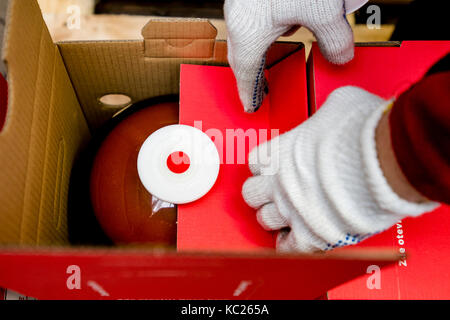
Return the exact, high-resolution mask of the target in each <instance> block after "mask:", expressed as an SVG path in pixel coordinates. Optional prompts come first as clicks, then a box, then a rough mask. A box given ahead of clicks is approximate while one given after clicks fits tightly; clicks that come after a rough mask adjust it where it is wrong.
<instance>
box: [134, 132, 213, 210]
mask: <svg viewBox="0 0 450 320" xmlns="http://www.w3.org/2000/svg"><path fill="white" fill-rule="evenodd" d="M176 155H182V156H178V157H177V156H176ZM174 157H175V159H173V158H174ZM137 169H138V174H139V178H140V179H141V182H142V184H143V185H144V187H145V188H146V189H147V190H148V192H150V193H151V194H152V195H153V196H155V197H157V198H158V199H161V200H163V201H166V202H170V203H174V204H183V203H189V202H193V201H196V200H198V199H200V198H201V197H203V196H204V195H205V194H207V193H208V192H209V190H211V188H212V187H213V186H214V183H215V182H216V180H217V176H218V175H219V169H220V157H219V153H218V151H217V148H216V146H215V144H214V143H213V142H212V141H211V139H210V138H209V137H208V135H206V134H205V133H203V132H202V131H201V130H199V129H197V128H194V127H190V126H186V125H171V126H167V127H163V128H161V129H159V130H157V131H155V132H154V133H153V134H151V135H150V136H149V137H148V138H147V140H145V142H144V143H143V145H142V147H141V149H140V151H139V155H138V160H137Z"/></svg>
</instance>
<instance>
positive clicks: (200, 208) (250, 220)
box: [177, 49, 308, 251]
mask: <svg viewBox="0 0 450 320" xmlns="http://www.w3.org/2000/svg"><path fill="white" fill-rule="evenodd" d="M266 75H267V78H268V82H269V94H268V96H267V98H266V99H265V100H264V102H263V105H262V106H261V108H260V109H259V110H258V111H257V112H255V113H253V114H248V113H245V112H244V111H243V110H244V108H243V106H242V103H241V101H240V99H239V94H238V91H237V87H236V80H235V77H234V75H233V72H232V70H231V69H230V68H226V67H212V66H197V65H182V67H181V79H180V124H185V125H190V126H195V127H197V128H198V129H201V130H203V131H204V132H205V133H206V134H208V135H209V136H210V137H211V138H212V139H213V140H214V143H215V144H216V147H217V149H218V151H219V155H220V158H221V166H220V173H219V177H218V179H217V181H216V183H215V185H214V187H213V188H212V189H211V191H210V192H209V193H208V194H207V195H205V196H204V197H203V198H201V199H199V200H198V201H195V202H192V203H189V204H184V205H179V206H178V224H177V226H178V241H177V248H178V250H179V251H186V250H212V251H214V250H215V251H258V250H262V249H266V248H274V245H275V242H274V240H275V236H276V235H275V234H273V233H269V232H267V231H265V230H264V229H263V228H262V227H261V226H260V225H259V223H258V222H257V220H256V212H255V210H253V209H252V208H250V207H249V206H248V205H247V204H246V203H245V202H244V199H243V198H242V195H241V188H242V185H243V183H244V181H245V180H246V179H247V178H248V177H250V176H251V173H250V171H249V169H248V166H247V155H248V152H249V151H250V150H251V149H253V147H255V145H256V144H260V143H263V142H264V141H266V140H267V139H270V137H273V136H274V135H276V134H278V133H284V132H286V131H288V130H290V129H292V128H294V127H295V126H297V125H298V124H300V123H301V122H302V121H304V120H306V119H307V117H308V112H307V111H308V107H307V105H308V101H307V87H306V65H305V50H304V49H301V50H298V51H296V52H295V53H293V54H292V55H290V56H289V57H287V58H285V59H283V60H282V61H281V62H279V63H277V64H276V65H274V66H273V67H272V68H270V69H269V70H268V71H267V74H266ZM212 217H213V218H212Z"/></svg>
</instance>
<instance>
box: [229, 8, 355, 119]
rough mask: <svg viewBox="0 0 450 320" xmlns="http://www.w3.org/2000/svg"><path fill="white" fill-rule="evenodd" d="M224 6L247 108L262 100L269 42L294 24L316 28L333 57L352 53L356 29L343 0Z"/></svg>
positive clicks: (335, 60)
mask: <svg viewBox="0 0 450 320" xmlns="http://www.w3.org/2000/svg"><path fill="white" fill-rule="evenodd" d="M224 12H225V21H226V25H227V30H228V60H229V63H230V66H231V68H232V69H233V71H234V74H235V76H236V80H237V85H238V89H239V95H240V98H241V101H242V103H243V105H244V109H245V111H246V112H254V111H256V110H257V109H258V108H259V106H260V105H261V103H262V100H263V95H264V89H265V78H264V66H265V57H266V52H267V50H268V48H269V47H270V45H271V44H272V43H273V42H275V41H276V39H277V38H278V37H280V36H281V35H283V34H285V33H286V32H288V31H289V30H290V29H291V28H292V27H293V26H298V25H301V26H304V27H306V28H308V29H309V30H311V31H312V32H313V33H314V35H315V36H316V38H317V40H318V43H319V47H320V49H321V51H322V53H323V54H324V56H325V57H326V58H327V59H328V60H329V61H331V62H332V63H335V64H344V63H346V62H348V61H350V60H351V59H352V58H353V55H354V44H353V32H352V29H351V27H350V25H349V23H348V21H347V19H346V16H345V13H346V12H345V4H344V0H226V1H225V6H224Z"/></svg>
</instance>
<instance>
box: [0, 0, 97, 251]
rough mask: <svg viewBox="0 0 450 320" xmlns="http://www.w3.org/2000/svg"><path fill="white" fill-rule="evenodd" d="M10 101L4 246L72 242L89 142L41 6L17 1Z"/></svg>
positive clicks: (0, 153)
mask: <svg viewBox="0 0 450 320" xmlns="http://www.w3.org/2000/svg"><path fill="white" fill-rule="evenodd" d="M2 57H3V58H4V59H5V61H6V62H7V67H8V83H9V103H8V110H7V118H6V123H5V126H4V128H3V130H2V132H1V133H0V167H1V168H2V170H0V184H1V185H2V186H3V189H2V192H1V193H0V203H1V204H2V210H1V211H0V244H63V243H67V218H66V217H67V215H66V209H67V208H66V206H67V205H66V202H67V192H68V190H67V189H68V182H69V176H70V170H71V167H72V163H73V159H74V157H75V154H76V150H77V148H78V146H80V145H81V144H82V142H83V141H85V140H86V139H87V138H88V137H89V132H88V129H87V125H86V122H85V119H84V116H83V114H82V112H81V109H80V106H79V103H78V100H77V98H76V96H75V94H74V90H73V87H72V85H71V83H70V80H69V78H68V76H67V72H66V70H65V68H64V64H63V62H62V59H61V56H60V53H59V50H58V48H57V47H56V46H55V45H54V43H53V42H52V40H51V37H50V34H49V32H48V30H47V27H46V25H45V23H44V20H43V18H42V15H41V12H40V9H39V6H38V4H37V2H36V1H19V0H15V1H11V2H10V6H9V12H8V17H7V28H6V34H5V47H4V50H3V56H2Z"/></svg>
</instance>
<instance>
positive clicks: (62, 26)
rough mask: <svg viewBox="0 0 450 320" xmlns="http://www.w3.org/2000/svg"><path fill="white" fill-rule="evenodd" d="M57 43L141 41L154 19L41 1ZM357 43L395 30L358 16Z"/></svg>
mask: <svg viewBox="0 0 450 320" xmlns="http://www.w3.org/2000/svg"><path fill="white" fill-rule="evenodd" d="M38 1H39V4H40V6H41V9H42V11H43V14H44V18H45V21H46V22H47V25H48V27H49V30H50V33H51V35H52V38H53V40H54V41H55V42H58V41H66V40H130V39H141V38H142V37H141V29H142V27H143V26H144V25H145V24H146V23H147V22H148V20H149V19H150V16H128V15H94V14H93V11H94V2H95V1H94V0H38ZM71 5H77V6H79V8H80V12H81V17H80V29H69V27H68V21H69V19H70V17H71V16H70V14H69V13H68V12H67V8H68V7H69V6H71ZM210 21H211V22H212V23H213V24H214V26H215V27H216V28H217V30H218V37H217V38H218V39H226V27H225V23H224V21H223V20H219V19H210ZM349 21H350V24H351V25H352V27H353V30H354V34H355V41H356V42H372V41H387V40H389V38H390V36H391V34H392V32H393V31H394V26H393V25H382V26H381V29H373V30H371V29H368V28H367V26H366V25H359V24H358V25H355V23H354V21H355V20H354V16H353V15H350V16H349ZM280 40H283V41H296V42H303V43H305V45H306V49H307V52H308V53H309V50H310V48H311V44H312V42H313V41H314V40H315V39H314V36H313V35H312V33H311V32H309V31H308V30H307V29H305V28H301V29H300V30H299V31H298V32H297V33H295V34H294V35H293V36H291V37H289V38H281V39H280Z"/></svg>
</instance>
